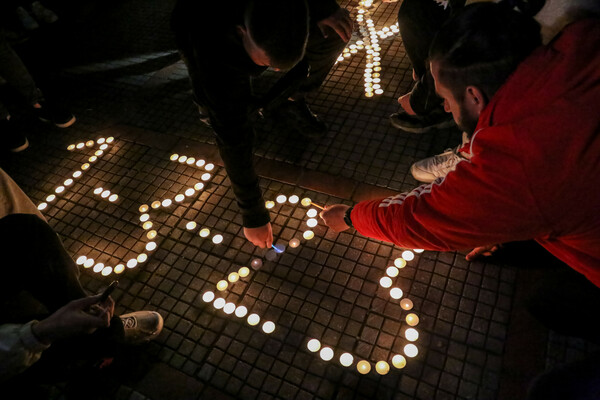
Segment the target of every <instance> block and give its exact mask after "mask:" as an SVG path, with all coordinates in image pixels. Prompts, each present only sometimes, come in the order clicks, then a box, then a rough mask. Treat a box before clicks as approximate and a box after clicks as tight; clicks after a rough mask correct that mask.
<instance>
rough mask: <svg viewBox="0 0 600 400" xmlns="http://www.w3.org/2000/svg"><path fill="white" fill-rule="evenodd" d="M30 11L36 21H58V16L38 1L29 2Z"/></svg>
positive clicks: (47, 22)
mask: <svg viewBox="0 0 600 400" xmlns="http://www.w3.org/2000/svg"><path fill="white" fill-rule="evenodd" d="M31 12H32V13H33V15H34V16H35V18H36V19H37V20H38V21H42V22H44V23H46V24H51V23H53V22H56V21H58V16H57V15H56V14H55V13H54V11H52V10H49V9H47V8H46V7H44V6H43V5H42V3H40V2H39V1H34V2H33V3H31Z"/></svg>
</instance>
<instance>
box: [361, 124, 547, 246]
mask: <svg viewBox="0 0 600 400" xmlns="http://www.w3.org/2000/svg"><path fill="white" fill-rule="evenodd" d="M510 138H513V134H512V129H511V128H507V127H503V128H486V129H484V130H481V131H479V132H478V134H476V135H475V136H474V137H473V140H472V148H471V152H472V154H473V157H472V158H471V160H470V161H466V160H465V161H462V162H460V163H459V165H458V166H457V168H456V170H455V171H454V172H451V173H450V174H448V175H447V176H446V178H445V179H441V178H440V179H438V180H437V181H435V182H434V183H431V184H427V185H422V186H419V187H418V188H416V189H414V190H413V191H411V192H408V193H401V194H398V195H396V196H392V197H388V198H385V199H378V200H372V201H365V202H361V203H358V204H356V205H355V206H354V209H353V210H352V214H351V216H350V217H351V219H352V224H353V225H354V227H355V228H356V229H357V230H358V232H360V233H361V234H363V235H365V236H368V237H372V238H375V239H379V240H384V241H387V242H392V243H395V244H397V245H399V246H401V247H406V248H422V249H426V250H437V251H448V250H462V249H469V248H473V247H476V246H482V245H487V244H496V243H503V242H507V241H513V240H525V239H531V238H534V237H538V236H539V235H540V234H543V232H545V231H548V232H549V229H547V228H546V226H547V224H546V223H545V222H544V221H543V218H542V217H541V214H540V213H539V211H538V207H537V205H536V201H535V199H534V197H533V196H532V194H531V190H530V188H529V185H528V182H527V180H526V178H525V174H524V173H523V167H522V164H521V160H520V159H519V157H520V154H519V152H518V151H517V152H515V151H514V146H518V144H517V143H514V142H513V141H511V140H510ZM507 139H508V140H507ZM485 149H487V150H485Z"/></svg>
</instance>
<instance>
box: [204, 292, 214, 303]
mask: <svg viewBox="0 0 600 400" xmlns="http://www.w3.org/2000/svg"><path fill="white" fill-rule="evenodd" d="M214 299H215V294H214V293H213V292H211V291H208V292H205V293H204V294H203V295H202V301H204V302H205V303H210V302H212V301H213V300H214Z"/></svg>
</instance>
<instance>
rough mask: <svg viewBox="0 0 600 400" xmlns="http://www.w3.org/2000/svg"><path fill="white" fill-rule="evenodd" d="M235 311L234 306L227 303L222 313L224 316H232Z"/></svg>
mask: <svg viewBox="0 0 600 400" xmlns="http://www.w3.org/2000/svg"><path fill="white" fill-rule="evenodd" d="M234 311H235V304H233V303H227V304H225V307H223V312H224V313H225V314H228V315H229V314H233V312H234Z"/></svg>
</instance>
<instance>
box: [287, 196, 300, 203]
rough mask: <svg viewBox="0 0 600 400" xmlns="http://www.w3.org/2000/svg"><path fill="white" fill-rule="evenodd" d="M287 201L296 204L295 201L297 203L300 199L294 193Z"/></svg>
mask: <svg viewBox="0 0 600 400" xmlns="http://www.w3.org/2000/svg"><path fill="white" fill-rule="evenodd" d="M288 201H289V202H290V203H291V204H296V203H298V201H300V198H299V197H298V196H296V195H295V194H294V195H291V196H290V198H289V199H288Z"/></svg>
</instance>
